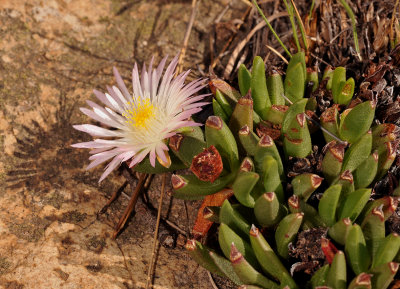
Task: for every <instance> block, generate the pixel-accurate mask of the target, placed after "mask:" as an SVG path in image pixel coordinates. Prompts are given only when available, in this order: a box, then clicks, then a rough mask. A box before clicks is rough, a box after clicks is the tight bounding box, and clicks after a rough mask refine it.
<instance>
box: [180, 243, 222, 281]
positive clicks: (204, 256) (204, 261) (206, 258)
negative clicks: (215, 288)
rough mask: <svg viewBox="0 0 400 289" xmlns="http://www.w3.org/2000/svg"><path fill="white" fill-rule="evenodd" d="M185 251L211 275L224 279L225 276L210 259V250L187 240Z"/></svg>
mask: <svg viewBox="0 0 400 289" xmlns="http://www.w3.org/2000/svg"><path fill="white" fill-rule="evenodd" d="M185 249H186V250H187V251H188V252H189V255H190V256H191V257H192V258H193V259H194V260H195V261H196V262H197V263H198V264H199V265H200V266H202V267H203V268H205V269H206V270H208V271H210V272H211V273H213V274H217V275H219V276H222V277H226V276H225V274H224V273H223V272H222V271H221V270H220V269H219V268H218V266H217V265H215V263H214V260H213V259H211V257H210V251H211V249H210V248H207V247H206V246H205V245H203V244H201V243H200V242H198V241H196V240H188V241H187V243H186V245H185Z"/></svg>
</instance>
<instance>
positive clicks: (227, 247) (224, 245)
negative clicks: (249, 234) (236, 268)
mask: <svg viewBox="0 0 400 289" xmlns="http://www.w3.org/2000/svg"><path fill="white" fill-rule="evenodd" d="M218 242H219V246H220V247H221V250H222V252H223V253H224V255H225V257H227V258H229V257H230V252H231V244H232V243H235V245H236V247H237V249H238V250H239V251H240V253H242V254H243V255H244V256H245V257H246V260H247V261H248V262H250V263H251V264H252V265H253V266H255V267H258V266H259V265H258V262H257V258H256V256H255V254H254V251H253V249H252V248H251V245H250V243H249V242H248V241H247V240H244V239H243V238H242V237H241V236H239V235H238V234H237V233H236V232H235V231H234V230H232V229H231V228H230V227H229V226H228V225H227V224H224V223H221V224H220V226H219V231H218Z"/></svg>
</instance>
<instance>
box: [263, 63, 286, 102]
mask: <svg viewBox="0 0 400 289" xmlns="http://www.w3.org/2000/svg"><path fill="white" fill-rule="evenodd" d="M267 88H268V93H269V97H270V99H271V104H273V105H284V104H285V99H284V98H283V93H284V89H283V81H282V76H281V75H280V74H279V73H278V72H276V71H273V72H272V74H271V75H270V76H268V77H267Z"/></svg>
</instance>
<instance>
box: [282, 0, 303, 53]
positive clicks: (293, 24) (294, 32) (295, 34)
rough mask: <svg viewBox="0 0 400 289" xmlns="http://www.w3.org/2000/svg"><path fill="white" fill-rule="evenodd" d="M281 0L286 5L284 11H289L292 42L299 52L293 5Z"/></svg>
mask: <svg viewBox="0 0 400 289" xmlns="http://www.w3.org/2000/svg"><path fill="white" fill-rule="evenodd" d="M283 2H284V3H285V6H286V11H287V12H288V13H289V19H290V23H291V24H292V31H293V38H294V42H295V43H296V47H297V51H298V52H300V51H301V47H300V42H299V37H298V36H297V26H296V22H295V21H294V16H293V15H294V14H293V6H292V5H290V6H289V4H288V3H287V1H286V0H283Z"/></svg>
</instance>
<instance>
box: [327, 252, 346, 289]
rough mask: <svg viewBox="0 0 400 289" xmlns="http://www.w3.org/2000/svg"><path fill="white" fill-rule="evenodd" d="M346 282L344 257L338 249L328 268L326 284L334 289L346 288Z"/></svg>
mask: <svg viewBox="0 0 400 289" xmlns="http://www.w3.org/2000/svg"><path fill="white" fill-rule="evenodd" d="M346 284H347V272H346V258H345V256H344V253H343V252H342V251H338V252H337V253H336V255H335V257H334V258H333V262H332V264H331V266H330V268H329V272H328V276H327V277H326V286H328V287H331V288H335V289H346Z"/></svg>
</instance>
